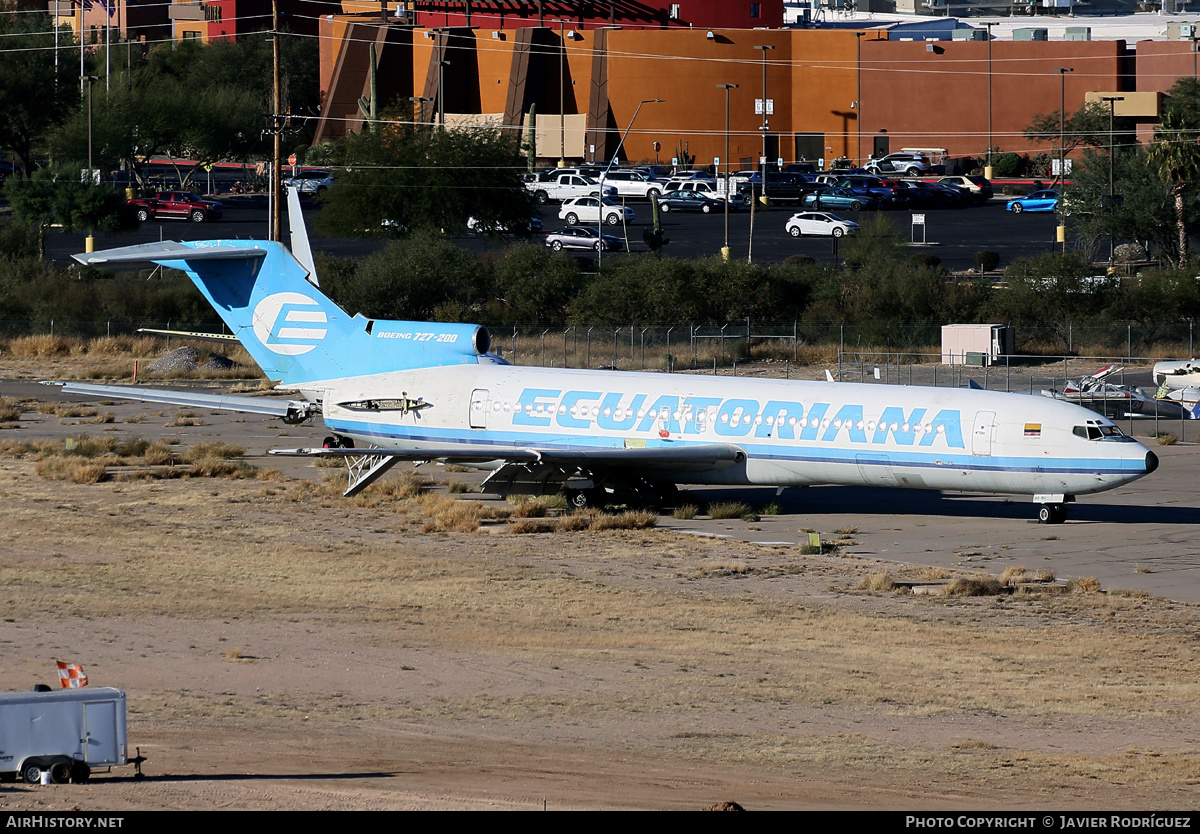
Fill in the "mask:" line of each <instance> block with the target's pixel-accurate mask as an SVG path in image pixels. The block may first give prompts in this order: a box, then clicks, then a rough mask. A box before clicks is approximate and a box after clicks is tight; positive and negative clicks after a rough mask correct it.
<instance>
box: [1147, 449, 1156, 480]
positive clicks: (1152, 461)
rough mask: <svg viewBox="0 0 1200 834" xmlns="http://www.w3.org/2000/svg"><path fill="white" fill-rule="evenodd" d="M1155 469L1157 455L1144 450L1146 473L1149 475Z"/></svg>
mask: <svg viewBox="0 0 1200 834" xmlns="http://www.w3.org/2000/svg"><path fill="white" fill-rule="evenodd" d="M1155 469H1158V455H1156V454H1154V452H1146V474H1147V475H1149V474H1150V473H1151V472H1153V471H1154V470H1155Z"/></svg>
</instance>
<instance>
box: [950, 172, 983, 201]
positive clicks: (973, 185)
mask: <svg viewBox="0 0 1200 834" xmlns="http://www.w3.org/2000/svg"><path fill="white" fill-rule="evenodd" d="M937 184H938V185H953V186H956V187H958V188H965V189H967V190H968V191H970V192H972V193H974V194H982V195H983V198H984V199H985V200H990V199H992V194H993V193H994V192H993V189H992V182H991V180H989V179H988V178H987V177H980V176H975V175H974V174H966V175H963V176H957V177H942V178H941V179H940V180H938V181H937Z"/></svg>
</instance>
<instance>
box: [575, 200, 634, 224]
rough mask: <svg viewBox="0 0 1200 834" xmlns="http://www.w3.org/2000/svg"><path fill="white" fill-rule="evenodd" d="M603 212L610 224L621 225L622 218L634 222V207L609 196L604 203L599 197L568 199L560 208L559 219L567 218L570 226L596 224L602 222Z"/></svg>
mask: <svg viewBox="0 0 1200 834" xmlns="http://www.w3.org/2000/svg"><path fill="white" fill-rule="evenodd" d="M602 214H603V218H604V222H605V223H606V224H608V225H609V226H619V225H621V221H622V220H623V221H625V222H626V223H632V222H633V209H631V208H628V207H627V206H622V205H620V204H619V203H615V202H613V201H612V200H610V199H608V198H607V197H605V198H604V201H603V203H601V201H600V200H599V198H597V197H576V198H574V199H572V200H567V201H566V202H565V203H563V204H562V208H560V209H559V210H558V219H559V220H566V221H567V225H568V226H575V225H578V224H579V223H592V224H596V223H599V222H600V218H601V215H602Z"/></svg>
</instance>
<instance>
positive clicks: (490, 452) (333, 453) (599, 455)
mask: <svg viewBox="0 0 1200 834" xmlns="http://www.w3.org/2000/svg"><path fill="white" fill-rule="evenodd" d="M268 454H272V455H291V456H324V457H358V456H360V455H380V456H384V457H394V458H398V459H400V460H456V461H471V462H476V463H480V462H485V461H496V462H498V463H499V462H508V463H542V464H550V465H554V466H578V467H581V468H586V469H625V468H629V469H636V468H644V467H647V466H655V467H659V468H661V469H664V470H671V471H685V472H691V471H701V470H706V469H723V468H725V467H726V466H733V465H734V464H736V463H740V462H742V461H744V460H745V459H746V453H745V452H744V451H743V450H742V449H740V448H738V447H737V446H728V445H725V444H706V445H699V446H682V445H670V446H651V447H645V448H620V449H597V448H588V447H561V448H525V449H520V448H503V447H497V446H444V447H425V448H423V449H271V450H270V451H269V452H268Z"/></svg>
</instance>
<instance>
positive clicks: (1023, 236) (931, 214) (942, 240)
mask: <svg viewBox="0 0 1200 834" xmlns="http://www.w3.org/2000/svg"><path fill="white" fill-rule="evenodd" d="M222 201H223V202H224V203H225V209H226V210H225V217H224V218H223V219H222V220H221V221H220V222H217V223H199V224H197V223H188V222H184V221H166V222H149V223H144V224H142V227H141V228H140V229H138V230H137V231H134V232H123V233H118V234H110V235H99V236H98V237H97V240H96V248H98V249H103V248H110V247H115V246H130V245H132V244H135V243H147V242H150V241H155V240H160V239H167V240H203V239H206V238H214V237H222V238H242V239H250V238H263V237H265V236H266V234H267V201H266V198H265V197H262V196H257V195H255V196H245V197H237V196H234V197H230V196H225V197H223V198H222ZM630 205H631V206H632V207H633V209H634V213H635V215H636V219H635V221H634V223H633V224H631V225H630V226H629V227H628V229H627V230H625V231H626V232H627V235H628V239H629V242H630V247H631V250H632V251H633V252H642V253H645V252H647V251H649V250H648V249H647V247H646V245H645V243H643V242H642V231H643V230H644V229H645V228H646V227H647V226H648V225H649V222H650V208H649V205H648V204H646V203H630ZM1004 205H1005V203H1004V201H1003V200H993V201H992V202H991V203H989V204H988V205H986V206H981V207H977V208H964V209H929V210H925V211H923V212H921V213H923V214H924V216H925V221H926V223H925V227H924V235H922V231H921V228H920V227H917V228H916V229H915V233H914V228H913V227H912V225H911V221H912V216H913V214H914V212H911V211H890V212H849V211H846V212H839V214H841V216H843V217H846V218H848V219H854V220H856V221H858V222H860V223H864V224H866V223H870V222H872V221H874V220H876V219H884V220H887V221H888V222H890V223H892V224H893V225H894V226H895V228H896V231H897V233H898V234H899V235H900V236H901V238H902V239H904V240H906V241H911V240H913V239H914V238H915V240H917V241H922V240H924V241H926V242H927V245H924V246H914V248H913V251H924V252H930V253H932V254H934V255H936V256H937V257H939V258H941V259H942V263H943V264H944V265H945V266H946V267H947V268H949V269H954V270H962V269H969V268H971V267H973V266H974V265H975V253H976V252H977V251H979V250H980V249H992V250H994V251H996V252H998V253H1000V259H1001V260H1000V263H1001V266H1004V265H1006V264H1008V263H1010V262H1011V261H1012V260H1013V259H1014V258H1016V257H1019V256H1022V255H1025V256H1029V255H1036V254H1039V253H1041V252H1047V251H1050V250H1051V249H1053V248H1054V243H1053V241H1054V235H1055V218H1054V215H1053V214H1022V215H1015V214H1012V213H1010V212H1007V211H1005V210H1004ZM796 210H797V209H796V207H795V206H775V207H772V208H771V209H770V210H769V211H758V212H755V217H754V224H755V235H754V247H753V255H754V259H755V261H757V262H760V263H779V262H782V261H783V260H784V259H785V258H787V257H788V256H789V255H796V254H802V255H808V256H810V257H812V258H816V259H817V260H818V261H824V262H829V263H833V262H835V253H834V250H835V243H834V241H833V240H832V239H825V238H801V239H794V238H792V237H790V236H789V235H788V234H787V233H786V232H785V231H784V225H785V224H786V223H787V220H788V218H789V217H791V216H792V214H793V213H795V211H796ZM319 211H320V207H319V206H317V205H315V204H313V203H312V202H311V201H306V202H305V217H306V220H307V221H308V225H309V228H310V230H311V228H312V226H313V221H314V220H315V218H316V215H317V213H318V212H319ZM663 219H664V223H663V225H664V228H665V230H666V235H667V238H668V239H669V240H670V241H671V242H670V244H668V246H667V247H666V249H665V250H664V251H665V254H667V255H669V256H671V257H679V258H690V257H698V256H699V257H703V256H716V255H718V254H720V249H721V245H722V243H723V242H724V229H725V220H724V217H723V215H721V214H708V215H705V214H679V213H678V212H676V213H673V214H668V215H665V216H664V218H663ZM543 222H544V223H545V228H546V230H547V231H550V230H552V229H556V228H560V227H561V226H565V225H566V224H565V223H564V222H563V221H561V220H559V219H558V210H557V207H555V206H550V207H547V208H546V209H545V211H544V212H543ZM605 231H606V232H608V231H612V230H611V229H608V228H606V229H605ZM618 231H620V230H618ZM457 240H458V241H459V242H460V243H461V245H462V246H464V247H465V248H467V249H469V250H471V251H473V252H476V253H481V252H483V251H485V250H488V249H498V248H501V247H503V246H504V245H506V242H505V241H500V240H492V239H486V238H477V237H474V236H467V235H463V236H462V237H460V238H457ZM47 243H48V247H49V252H50V255H51V257H52V258H53V259H54V260H55V262H56V263H60V264H65V263H68V262H69V259H70V256H71V254H72V253H74V252H81V251H83V248H84V244H83V235H81V234H75V235H63V234H61V233H58V232H53V233H51V235H50V237H49V240H48V242H47ZM749 243H750V212H749V211H745V210H743V211H738V212H733V213H731V214H730V217H729V245H730V249H731V250H732V257H734V258H738V259H745V258H746V256H747V252H748V250H749V248H750V247H749ZM312 244H313V248H314V249H316V250H318V251H322V252H326V253H329V254H333V255H340V256H347V255H365V254H368V253H370V252H374V251H376V250H378V249H379V248H380V247H381V246H382V245H383V241H380V240H373V239H368V240H344V239H339V238H327V237H323V236H321V235H315V234H313V235H312ZM839 245H840V246H842V247H843V248H844V244H839ZM586 257H589V258H590V257H591V255H590V253H589V254H588V255H587V256H586Z"/></svg>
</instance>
